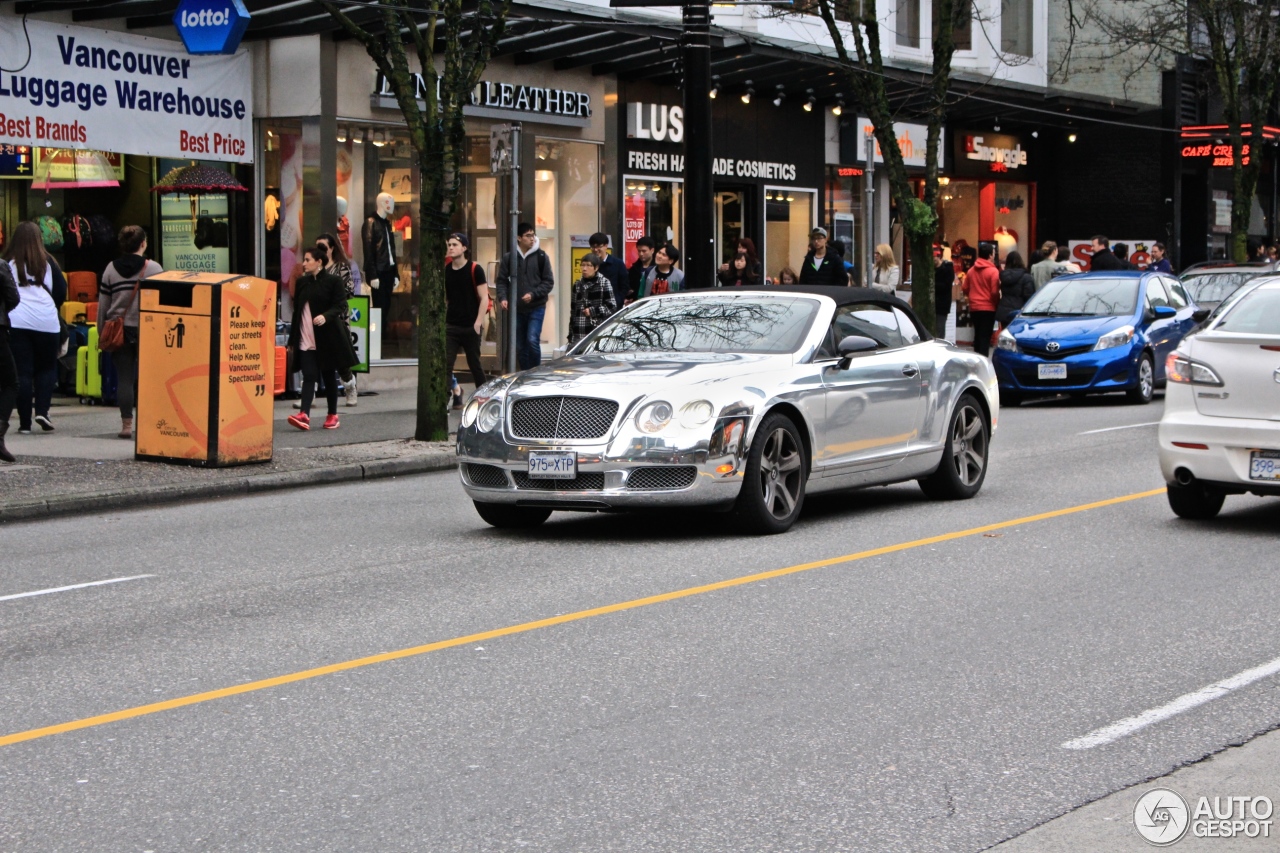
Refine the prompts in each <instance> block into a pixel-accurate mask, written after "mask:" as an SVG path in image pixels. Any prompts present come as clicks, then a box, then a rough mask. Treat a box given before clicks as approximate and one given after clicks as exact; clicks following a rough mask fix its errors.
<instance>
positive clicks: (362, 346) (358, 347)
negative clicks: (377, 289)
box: [347, 296, 369, 373]
mask: <svg viewBox="0 0 1280 853" xmlns="http://www.w3.org/2000/svg"><path fill="white" fill-rule="evenodd" d="M347 311H348V314H347V326H348V327H349V328H350V329H351V346H352V348H353V349H355V351H356V358H358V359H360V363H359V364H357V365H356V366H355V367H353V368H351V371H352V372H353V373H368V372H369V297H367V296H349V297H347Z"/></svg>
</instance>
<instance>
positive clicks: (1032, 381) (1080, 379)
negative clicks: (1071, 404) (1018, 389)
mask: <svg viewBox="0 0 1280 853" xmlns="http://www.w3.org/2000/svg"><path fill="white" fill-rule="evenodd" d="M1097 373H1098V369H1097V368H1096V367H1072V366H1070V365H1068V366H1067V378H1066V379H1041V378H1040V375H1039V372H1038V371H1037V370H1036V368H1034V367H1032V368H1025V367H1024V368H1020V369H1018V370H1015V371H1014V372H1013V375H1014V376H1015V377H1017V379H1018V384H1020V385H1023V386H1026V387H1028V388H1053V387H1055V386H1064V387H1065V386H1074V385H1088V384H1089V383H1090V382H1092V381H1093V377H1094V376H1095V375H1096V374H1097Z"/></svg>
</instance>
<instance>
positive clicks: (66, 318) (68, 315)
mask: <svg viewBox="0 0 1280 853" xmlns="http://www.w3.org/2000/svg"><path fill="white" fill-rule="evenodd" d="M87 317H88V311H87V310H86V309H85V307H84V303H83V302H77V301H75V300H73V299H68V300H67V301H66V302H64V303H62V322H64V323H66V324H67V325H68V326H71V325H74V324H76V323H84V322H85V321H86V318H87Z"/></svg>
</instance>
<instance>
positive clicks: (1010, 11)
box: [1000, 0, 1035, 56]
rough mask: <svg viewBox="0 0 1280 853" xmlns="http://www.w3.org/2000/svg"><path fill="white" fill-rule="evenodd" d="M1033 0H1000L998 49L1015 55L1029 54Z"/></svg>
mask: <svg viewBox="0 0 1280 853" xmlns="http://www.w3.org/2000/svg"><path fill="white" fill-rule="evenodd" d="M1034 17H1035V0H1001V2H1000V49H1001V50H1003V51H1004V52H1005V53H1012V54H1014V55H1016V56H1030V55H1031V52H1032V47H1033V42H1032V39H1031V22H1032V20H1033V19H1034Z"/></svg>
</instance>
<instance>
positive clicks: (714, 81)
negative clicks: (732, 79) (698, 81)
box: [707, 74, 720, 98]
mask: <svg viewBox="0 0 1280 853" xmlns="http://www.w3.org/2000/svg"><path fill="white" fill-rule="evenodd" d="M719 92H720V75H719V74H712V75H711V91H710V92H708V93H707V94H709V95H710V96H711V97H713V98H714V97H715V96H716V95H717V94H719Z"/></svg>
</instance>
